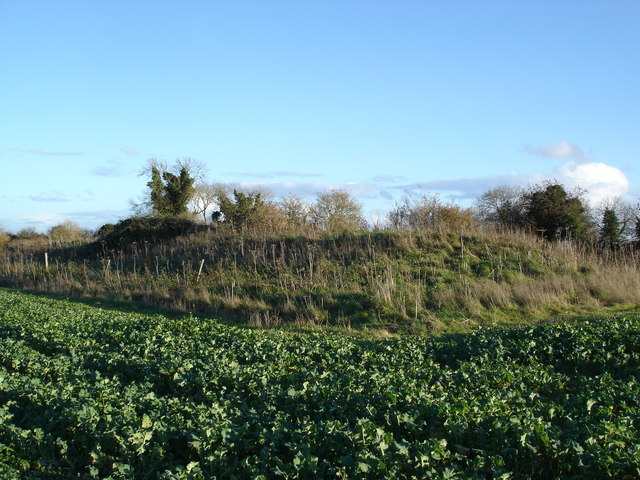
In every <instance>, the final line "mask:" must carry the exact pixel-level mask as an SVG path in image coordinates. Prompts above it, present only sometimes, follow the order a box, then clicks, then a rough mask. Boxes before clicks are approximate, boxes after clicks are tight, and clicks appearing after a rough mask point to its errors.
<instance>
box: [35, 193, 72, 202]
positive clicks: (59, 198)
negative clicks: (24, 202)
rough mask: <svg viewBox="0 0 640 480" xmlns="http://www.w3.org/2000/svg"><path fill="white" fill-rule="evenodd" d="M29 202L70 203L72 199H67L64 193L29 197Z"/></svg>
mask: <svg viewBox="0 0 640 480" xmlns="http://www.w3.org/2000/svg"><path fill="white" fill-rule="evenodd" d="M28 198H29V200H31V201H34V202H47V203H50V202H55V203H60V202H70V201H71V199H70V198H68V197H66V196H65V195H64V194H63V193H62V192H49V193H40V194H37V195H29V197H28Z"/></svg>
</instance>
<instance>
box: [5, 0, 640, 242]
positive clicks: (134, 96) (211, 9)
mask: <svg viewBox="0 0 640 480" xmlns="http://www.w3.org/2000/svg"><path fill="white" fill-rule="evenodd" d="M639 58H640V2H638V1H631V0H629V1H615V0H613V1H612V0H607V1H605V0H602V1H589V0H581V1H569V0H565V1H553V0H549V1H545V0H531V1H517V0H513V1H482V0H477V1H456V0H452V1H427V0H425V1H409V0H386V1H382V0H369V1H356V0H341V1H333V0H323V1H305V0H297V1H293V0H291V1H275V0H274V1H270V0H261V1H249V0H237V1H208V2H207V1H195V0H183V1H177V0H175V1H169V0H165V1H143V0H130V1H117V0H116V1H114V0H104V1H101V0H94V1H88V0H87V1H80V0H76V1H59V0H40V1H36V0H20V1H16V0H0V66H1V67H0V164H1V166H2V170H1V171H2V176H3V181H2V183H1V185H2V187H1V189H0V226H1V227H3V228H4V229H6V230H9V231H14V232H15V231H17V230H19V229H21V228H24V227H30V226H31V227H35V228H36V229H37V230H39V231H46V229H47V228H49V227H50V226H52V225H54V224H56V223H60V222H61V221H63V220H64V219H71V220H74V221H76V222H78V223H79V224H81V225H82V226H84V227H87V228H96V227H99V226H100V225H102V224H104V223H106V222H114V221H117V220H118V219H120V218H124V217H126V216H127V215H128V214H129V202H130V200H131V199H136V198H138V197H139V196H140V195H141V194H142V193H143V191H144V189H145V182H146V179H145V178H144V177H140V176H138V172H139V171H140V170H141V168H142V167H143V166H144V164H145V162H146V161H147V159H149V158H151V157H156V158H159V159H162V160H166V161H168V162H172V161H174V160H176V159H179V158H183V157H191V158H194V159H195V160H198V161H201V162H203V163H205V164H206V165H207V166H208V174H207V179H208V180H209V181H215V182H225V183H234V184H239V185H242V186H246V187H252V186H260V185H262V186H266V187H269V188H270V189H271V190H273V192H274V193H275V194H276V195H286V194H287V193H295V194H299V195H308V196H310V198H312V197H313V196H314V195H315V194H316V193H317V192H322V191H326V190H327V189H331V188H341V189H346V190H348V191H350V192H351V193H352V194H353V195H354V196H356V197H357V198H358V199H359V200H360V201H361V202H362V203H363V205H364V210H365V212H366V214H367V216H368V217H369V218H371V219H373V218H375V217H376V216H383V215H384V212H385V211H386V210H389V209H390V208H392V207H393V205H394V203H395V202H396V201H399V200H400V199H401V198H402V196H403V195H405V194H406V192H411V191H414V192H415V191H422V192H431V193H439V194H440V196H441V197H442V198H443V199H445V200H447V199H456V201H459V202H461V203H462V204H464V205H470V204H472V202H473V198H474V197H475V196H477V195H478V194H481V193H482V192H484V191H486V190H488V189H489V188H492V187H494V186H497V185H501V184H518V185H527V184H530V183H535V182H539V181H542V180H544V179H551V178H555V179H558V180H559V181H561V182H563V183H565V184H566V185H569V186H572V185H581V186H583V187H585V188H587V189H588V190H589V191H590V192H591V200H592V201H593V202H596V201H598V200H600V199H602V198H604V197H607V196H615V195H621V196H623V197H624V198H625V199H626V200H627V201H630V202H633V203H637V202H638V197H639V196H640V173H639V169H640V90H639V89H638V85H640V61H638V59H639Z"/></svg>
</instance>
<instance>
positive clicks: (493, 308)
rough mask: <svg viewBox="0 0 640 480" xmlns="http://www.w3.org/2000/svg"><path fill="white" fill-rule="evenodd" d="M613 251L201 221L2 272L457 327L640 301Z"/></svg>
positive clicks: (64, 283) (267, 308)
mask: <svg viewBox="0 0 640 480" xmlns="http://www.w3.org/2000/svg"><path fill="white" fill-rule="evenodd" d="M87 252H89V253H87ZM91 252H93V253H91ZM606 256H607V257H610V258H603V257H602V256H596V255H595V254H589V253H586V252H583V251H579V250H578V249H577V248H575V247H573V246H566V245H562V244H548V243H545V242H542V241H540V240H538V239H536V238H535V237H531V236H527V235H524V234H520V233H513V234H504V235H498V234H472V235H459V234H453V233H411V232H376V233H360V234H349V235H343V236H337V237H335V236H334V237H317V238H305V237H296V238H293V237H291V238H267V239H265V238H261V239H251V238H239V237H229V236H221V235H218V234H216V233H212V232H200V233H197V234H191V235H185V236H182V237H178V238H176V239H173V240H163V241H156V242H145V241H143V240H138V241H137V242H134V243H131V244H129V245H127V247H126V248H124V249H119V250H112V249H111V250H110V249H107V248H102V249H101V247H100V245H96V246H95V247H94V248H93V249H86V248H85V249H84V250H83V249H78V250H76V251H73V250H71V251H66V252H51V253H50V258H51V266H50V269H49V271H48V272H45V271H44V268H43V266H42V261H41V259H39V258H37V257H36V258H34V260H33V261H30V259H31V258H33V257H31V258H29V257H27V259H26V260H25V259H24V257H22V258H21V259H20V262H18V260H17V259H16V258H14V259H13V262H12V263H9V262H7V261H6V260H5V261H4V263H1V264H0V281H2V282H3V283H4V284H5V285H10V286H17V287H21V288H28V289H34V290H41V291H48V292H54V293H61V294H65V295H78V296H93V297H102V298H115V299H122V300H131V299H133V300H141V301H144V302H147V303H150V304H153V305H159V306H163V307H168V308H174V309H180V310H186V311H194V312H200V313H212V314H215V315H217V316H220V317H223V318H226V319H229V320H232V321H237V322H240V323H248V324H250V325H255V326H273V325H297V326H298V327H303V328H308V327H310V326H311V327H312V326H326V325H331V326H338V327H345V328H361V327H365V328H376V329H378V330H379V331H392V332H393V331H401V332H416V331H433V330H440V331H455V330H459V329H464V328H467V327H469V326H473V325H477V324H480V323H502V322H507V323H508V322H514V321H516V322H517V321H522V320H531V319H540V318H547V317H549V316H554V317H567V316H572V315H577V314H586V313H591V312H594V311H597V310H601V309H602V308H604V307H610V306H618V307H619V306H621V305H622V306H625V305H626V306H628V307H630V308H633V307H634V306H636V305H638V304H640V273H639V272H638V268H637V259H634V258H633V256H632V255H626V256H625V255H617V256H613V255H611V256H610V255H608V254H607V255H606ZM201 264H202V271H201V272H200V274H199V273H198V272H199V271H200V265H201Z"/></svg>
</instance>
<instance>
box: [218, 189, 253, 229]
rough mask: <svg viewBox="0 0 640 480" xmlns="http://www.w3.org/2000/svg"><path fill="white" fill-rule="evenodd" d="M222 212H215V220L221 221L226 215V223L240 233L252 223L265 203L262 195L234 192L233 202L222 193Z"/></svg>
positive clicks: (220, 199) (220, 203)
mask: <svg viewBox="0 0 640 480" xmlns="http://www.w3.org/2000/svg"><path fill="white" fill-rule="evenodd" d="M218 205H219V207H220V211H218V212H215V213H214V214H213V216H212V218H213V220H214V221H216V220H219V219H220V218H221V217H222V215H224V221H225V222H227V223H228V224H229V225H231V226H232V227H233V228H234V229H236V230H238V231H244V229H245V228H246V227H247V226H248V225H249V224H250V223H251V222H252V220H253V217H254V215H255V214H256V212H257V211H258V210H259V209H260V208H262V207H263V205H264V202H263V200H262V195H261V194H260V193H243V192H240V191H238V190H234V191H233V200H231V198H229V196H228V195H227V194H226V193H224V192H221V193H220V194H219V196H218Z"/></svg>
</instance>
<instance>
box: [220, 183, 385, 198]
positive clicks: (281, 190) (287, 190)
mask: <svg viewBox="0 0 640 480" xmlns="http://www.w3.org/2000/svg"><path fill="white" fill-rule="evenodd" d="M231 186H232V187H239V188H243V189H247V190H250V189H260V188H263V189H267V190H269V191H270V192H272V193H273V194H274V196H276V197H285V196H288V195H296V196H299V197H303V198H310V197H315V196H316V195H317V194H318V193H324V192H328V191H331V190H345V191H347V192H349V193H350V194H351V195H353V196H355V197H362V198H375V197H377V196H378V195H379V191H380V188H379V187H378V186H377V185H373V184H370V183H358V182H342V183H340V182H336V183H332V182H292V181H270V182H264V181H253V182H252V181H246V182H236V183H232V184H231Z"/></svg>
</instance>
